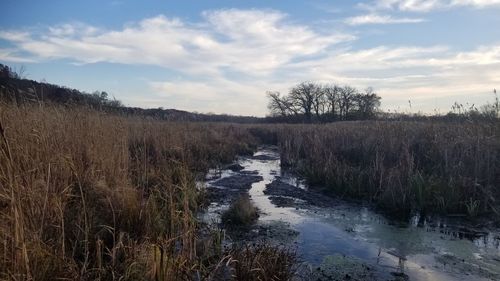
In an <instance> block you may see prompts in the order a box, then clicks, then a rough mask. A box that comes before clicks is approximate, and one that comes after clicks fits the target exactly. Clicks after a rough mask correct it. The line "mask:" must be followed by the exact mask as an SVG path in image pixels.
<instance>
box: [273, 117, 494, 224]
mask: <svg viewBox="0 0 500 281" xmlns="http://www.w3.org/2000/svg"><path fill="white" fill-rule="evenodd" d="M278 135H279V146H280V150H281V156H282V165H285V166H289V167H292V168H293V169H295V170H296V171H298V172H299V173H301V174H302V175H304V176H305V177H306V178H307V179H308V181H309V182H310V183H312V184H320V185H323V186H326V188H327V191H329V192H331V193H333V194H335V195H336V196H340V197H350V198H362V199H368V200H371V201H373V202H375V203H376V204H377V205H378V206H379V207H381V208H383V209H385V210H390V211H395V212H403V211H410V210H415V209H417V210H421V211H422V210H423V211H427V212H430V213H436V212H443V213H459V214H468V215H477V214H492V213H493V214H494V213H496V214H499V211H500V208H499V206H500V204H499V203H500V202H499V200H500V123H499V122H484V123H478V122H463V123H441V122H376V121H365V122H341V123H333V124H328V125H307V126H305V125H303V126H286V127H283V128H282V129H280V130H278Z"/></svg>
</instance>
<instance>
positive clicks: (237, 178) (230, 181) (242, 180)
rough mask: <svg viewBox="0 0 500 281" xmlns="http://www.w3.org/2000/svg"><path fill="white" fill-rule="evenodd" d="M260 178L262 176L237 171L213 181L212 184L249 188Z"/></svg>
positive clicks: (242, 188) (233, 187)
mask: <svg viewBox="0 0 500 281" xmlns="http://www.w3.org/2000/svg"><path fill="white" fill-rule="evenodd" d="M262 180H263V178H262V176H257V175H254V174H245V173H239V174H236V175H233V176H230V177H227V178H222V179H219V180H217V181H215V182H213V183H212V185H215V186H221V187H227V188H229V189H240V190H249V189H250V188H251V187H252V183H255V182H259V181H262Z"/></svg>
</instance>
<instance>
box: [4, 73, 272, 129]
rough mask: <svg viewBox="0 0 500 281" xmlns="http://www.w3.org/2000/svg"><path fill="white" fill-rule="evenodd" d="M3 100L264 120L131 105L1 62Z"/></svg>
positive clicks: (188, 117)
mask: <svg viewBox="0 0 500 281" xmlns="http://www.w3.org/2000/svg"><path fill="white" fill-rule="evenodd" d="M0 100H1V101H3V102H8V103H15V104H18V105H21V104H24V103H57V104H63V105H67V106H84V107H88V108H91V109H95V110H102V111H105V112H109V113H116V114H120V115H125V116H143V117H147V118H152V119H157V120H168V121H192V122H233V123H260V122H263V118H259V117H253V116H233V115H227V114H203V113H193V112H188V111H183V110H177V109H163V108H161V107H160V108H148V109H144V108H139V107H127V106H124V105H123V104H122V102H121V101H119V100H117V99H115V98H110V97H109V95H108V93H106V92H99V91H95V92H93V93H85V92H82V91H79V90H75V89H70V88H67V87H64V86H58V85H54V84H49V83H43V82H37V81H33V80H29V79H24V78H23V77H22V75H20V74H18V73H16V72H15V71H13V70H12V69H11V68H10V67H8V66H6V65H2V64H0Z"/></svg>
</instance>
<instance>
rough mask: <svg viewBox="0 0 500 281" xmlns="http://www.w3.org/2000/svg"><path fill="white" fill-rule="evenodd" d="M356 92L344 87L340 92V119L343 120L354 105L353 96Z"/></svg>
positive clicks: (349, 87)
mask: <svg viewBox="0 0 500 281" xmlns="http://www.w3.org/2000/svg"><path fill="white" fill-rule="evenodd" d="M356 93H357V90H356V88H353V87H351V86H344V87H342V88H341V90H340V100H339V110H340V117H341V118H342V120H345V119H346V118H347V116H348V115H349V113H350V110H351V108H352V107H353V105H354V96H355V95H356Z"/></svg>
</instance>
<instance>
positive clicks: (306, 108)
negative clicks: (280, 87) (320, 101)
mask: <svg viewBox="0 0 500 281" xmlns="http://www.w3.org/2000/svg"><path fill="white" fill-rule="evenodd" d="M316 88H317V86H316V84H314V83H312V82H302V83H300V84H299V85H297V86H295V87H294V88H292V90H291V91H290V93H289V95H288V97H289V99H290V102H291V105H292V106H293V107H295V108H296V110H297V111H299V112H301V113H303V114H304V117H305V119H306V121H308V122H310V121H311V120H312V111H313V106H314V101H315V95H316V92H317V91H316Z"/></svg>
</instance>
